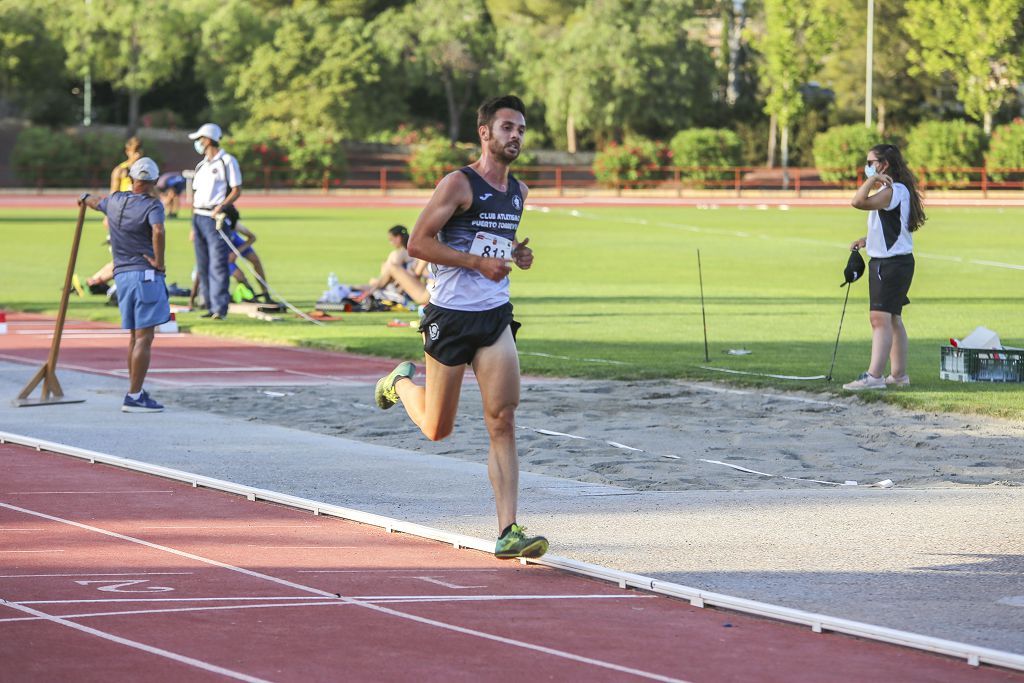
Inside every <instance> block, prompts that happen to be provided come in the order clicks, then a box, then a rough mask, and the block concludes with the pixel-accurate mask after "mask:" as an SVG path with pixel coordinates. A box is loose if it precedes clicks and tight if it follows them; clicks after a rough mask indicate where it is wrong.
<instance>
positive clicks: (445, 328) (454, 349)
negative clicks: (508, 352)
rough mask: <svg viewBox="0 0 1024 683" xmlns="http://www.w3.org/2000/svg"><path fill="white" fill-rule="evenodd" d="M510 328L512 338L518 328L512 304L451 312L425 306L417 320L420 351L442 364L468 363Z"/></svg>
mask: <svg viewBox="0 0 1024 683" xmlns="http://www.w3.org/2000/svg"><path fill="white" fill-rule="evenodd" d="M510 326H511V328H512V337H513V338H515V334H516V332H517V331H518V330H519V327H520V325H519V323H517V322H516V321H515V320H513V319H512V304H511V303H506V304H503V305H501V306H498V307H497V308H492V309H491V310H489V311H453V310H452V309H450V308H441V307H440V306H435V305H434V304H427V305H426V306H424V307H423V318H422V320H420V332H422V333H423V350H424V351H425V352H426V353H427V355H428V356H430V357H431V358H433V359H434V360H436V361H437V362H439V363H441V364H443V365H448V366H451V367H454V366H456V365H463V364H466V363H471V362H473V357H474V356H476V352H477V350H478V349H482V348H484V347H485V346H490V345H491V344H494V343H495V342H496V341H498V338H499V337H501V335H502V333H503V332H504V331H505V328H506V327H510Z"/></svg>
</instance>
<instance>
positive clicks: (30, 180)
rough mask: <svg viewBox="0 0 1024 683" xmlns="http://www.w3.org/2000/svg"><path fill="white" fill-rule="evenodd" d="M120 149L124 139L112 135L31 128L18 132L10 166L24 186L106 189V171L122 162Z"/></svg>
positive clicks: (122, 157)
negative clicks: (97, 187)
mask: <svg viewBox="0 0 1024 683" xmlns="http://www.w3.org/2000/svg"><path fill="white" fill-rule="evenodd" d="M123 149H124V140H121V139H120V138H118V137H117V136H114V135H109V134H106V133H94V132H89V133H84V134H78V133H73V132H67V131H62V130H53V129H50V128H44V127H41V126H33V127H30V128H26V129H24V130H23V131H21V133H19V135H18V139H17V140H16V141H15V143H14V149H13V150H12V151H11V164H12V166H13V167H14V174H15V176H17V178H18V179H19V180H20V181H21V182H23V183H25V184H27V185H35V186H42V187H82V186H99V187H106V186H107V178H108V177H109V174H110V171H111V170H112V169H113V168H114V166H116V165H117V164H118V163H120V162H122V161H124V155H123V152H122V150H123Z"/></svg>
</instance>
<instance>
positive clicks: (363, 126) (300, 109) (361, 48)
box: [231, 2, 401, 140]
mask: <svg viewBox="0 0 1024 683" xmlns="http://www.w3.org/2000/svg"><path fill="white" fill-rule="evenodd" d="M382 68H384V67H383V66H382V64H381V60H380V59H379V57H378V55H377V54H376V52H375V50H374V43H373V40H372V37H371V35H370V30H369V29H368V26H367V24H366V23H365V22H364V21H363V20H362V19H359V18H354V17H350V18H347V19H343V20H341V21H336V20H334V18H333V17H332V16H331V14H330V12H329V11H328V9H327V8H325V7H321V6H319V5H318V4H316V3H311V2H310V3H301V4H298V5H296V6H294V7H292V8H289V9H287V10H286V11H284V12H282V13H281V15H280V17H279V24H278V26H277V29H276V31H275V32H274V35H273V38H272V40H271V41H270V42H269V43H265V44H263V45H260V46H258V47H257V48H256V49H255V50H254V51H253V53H252V55H251V57H250V59H249V60H248V63H247V64H246V65H245V66H244V68H242V69H241V70H240V71H238V72H237V73H234V74H232V76H231V78H232V83H234V84H235V97H236V100H237V104H238V105H239V106H240V107H241V108H242V110H243V112H244V117H245V125H246V126H247V127H249V128H252V127H256V128H259V129H260V130H263V131H266V132H267V133H268V134H269V135H270V136H271V137H273V138H275V139H290V138H292V137H293V136H295V135H296V134H301V135H303V136H309V135H312V134H313V131H320V133H319V134H318V136H319V137H320V138H324V139H335V140H341V139H351V138H354V137H362V136H365V135H367V134H368V133H370V132H372V131H376V130H379V129H381V128H385V127H387V126H389V125H392V124H393V123H394V122H395V121H396V120H397V118H398V115H399V114H400V113H401V102H400V101H399V100H398V99H397V97H396V95H395V94H393V88H387V89H386V88H385V85H386V84H385V83H384V82H383V81H382V77H381V75H382Z"/></svg>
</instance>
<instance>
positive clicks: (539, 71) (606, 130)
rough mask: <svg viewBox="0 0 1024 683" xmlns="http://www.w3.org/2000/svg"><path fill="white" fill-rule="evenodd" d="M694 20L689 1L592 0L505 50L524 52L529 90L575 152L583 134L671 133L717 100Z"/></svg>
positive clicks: (621, 136) (710, 66)
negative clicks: (689, 30)
mask: <svg viewBox="0 0 1024 683" xmlns="http://www.w3.org/2000/svg"><path fill="white" fill-rule="evenodd" d="M692 16H693V8H692V4H691V3H690V2H689V1H688V0H687V1H683V2H681V1H678V0H590V2H589V3H588V4H587V5H586V6H583V7H580V8H578V9H577V10H576V11H575V12H573V14H572V15H571V16H570V17H569V18H568V19H567V21H566V23H565V25H564V27H559V26H552V25H550V24H549V25H538V24H536V23H535V24H534V26H533V32H532V34H531V33H529V32H524V33H523V34H522V37H521V38H520V39H519V40H518V41H514V42H513V41H510V42H509V44H508V46H507V47H506V51H507V52H519V53H522V54H524V55H525V59H523V61H524V74H525V78H524V81H525V87H526V88H527V89H528V91H529V92H530V93H531V96H532V97H533V98H535V99H537V100H540V101H542V102H543V103H544V106H545V115H546V118H547V123H548V125H549V126H550V127H551V128H552V130H565V131H566V139H567V143H568V147H569V149H570V151H574V144H573V141H574V139H575V137H576V135H577V132H578V131H580V130H586V131H588V132H589V133H590V134H591V135H592V136H593V137H594V139H595V140H596V141H598V142H603V141H608V140H619V141H621V140H623V139H624V137H625V136H626V134H628V133H637V134H642V135H647V136H653V137H658V136H667V135H671V134H672V133H674V132H675V131H676V130H679V129H680V128H684V127H687V126H688V125H690V124H691V123H693V122H694V121H695V120H696V119H699V118H700V117H701V114H702V112H703V111H704V108H706V107H707V105H708V102H709V101H710V99H711V91H712V83H713V80H714V65H713V63H712V62H711V59H710V56H709V54H708V51H707V49H706V48H704V47H703V46H702V45H698V44H695V43H691V42H689V41H688V40H687V36H686V30H685V24H686V22H687V20H688V19H690V18H692ZM531 37H533V38H535V39H536V38H539V40H534V41H533V43H532V45H531V44H530V43H529V42H527V40H528V39H529V38H531Z"/></svg>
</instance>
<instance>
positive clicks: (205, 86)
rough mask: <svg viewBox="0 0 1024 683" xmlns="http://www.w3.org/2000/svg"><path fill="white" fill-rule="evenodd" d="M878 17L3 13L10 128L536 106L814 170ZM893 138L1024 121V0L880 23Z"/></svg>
mask: <svg viewBox="0 0 1024 683" xmlns="http://www.w3.org/2000/svg"><path fill="white" fill-rule="evenodd" d="M867 2H868V0H857V1H855V2H850V3H834V2H831V1H830V0H801V1H800V2H792V1H791V0H746V1H742V0H500V1H499V0H461V1H460V2H450V1H449V0H320V1H317V0H294V1H293V2H283V1H274V0H222V1H221V2H219V3H209V2H206V1H205V0H179V2H177V3H162V2H155V1H153V0H142V1H140V2H133V3H132V2H129V3H126V2H123V1H122V0H66V1H58V0H0V114H4V115H8V116H11V115H15V116H21V117H24V118H28V119H30V120H32V121H33V122H35V123H42V124H49V125H66V124H72V123H76V122H79V121H81V119H82V117H83V113H84V112H83V109H84V107H85V101H86V92H85V89H86V84H88V85H89V88H90V90H91V98H92V102H93V114H94V115H93V121H94V122H100V123H104V122H105V123H119V124H127V125H128V127H129V128H130V129H135V128H136V127H138V126H139V124H140V122H148V123H150V124H151V125H161V124H162V125H167V124H175V123H176V124H177V125H178V126H179V127H188V126H192V125H196V124H197V123H201V122H203V121H205V120H213V121H217V122H218V123H220V124H221V125H222V126H223V127H225V128H226V129H228V130H229V131H231V132H233V133H237V134H239V135H240V136H241V137H242V138H245V139H253V140H255V139H267V140H272V141H275V142H276V143H277V144H278V146H279V147H285V148H289V149H294V148H308V149H309V150H310V151H309V153H311V154H314V153H316V152H315V150H317V149H321V148H322V147H323V146H324V145H328V146H329V145H331V144H335V143H337V142H338V141H341V140H370V141H385V142H410V141H416V140H419V139H424V138H429V137H436V136H442V137H447V138H448V139H449V140H451V141H458V140H473V139H475V125H474V120H473V117H474V110H475V106H476V104H477V103H478V102H479V101H480V100H481V99H483V98H484V97H485V96H488V95H491V94H497V93H504V92H515V93H517V94H519V95H520V96H521V97H523V99H524V100H525V101H526V103H527V105H528V107H529V112H530V117H529V124H530V129H531V132H530V138H531V139H530V143H531V146H533V147H535V148H537V147H550V148H555V149H562V150H567V151H570V152H575V151H577V150H593V149H602V148H604V147H606V146H607V145H608V144H609V143H612V142H615V143H621V142H623V141H624V140H627V139H628V138H629V137H631V136H642V137H645V138H649V139H664V140H667V139H669V138H671V137H672V136H673V135H675V134H676V133H678V132H679V131H681V130H686V129H690V128H727V129H731V130H733V131H734V132H735V133H736V134H737V135H738V137H739V139H740V140H741V145H742V147H743V153H744V160H745V162H746V163H755V162H760V163H765V162H767V163H768V164H769V165H771V164H772V163H774V161H775V159H776V157H775V154H776V153H777V152H778V153H780V154H781V161H782V162H783V164H788V163H790V162H795V163H799V162H806V161H809V160H810V154H811V141H812V140H813V137H814V135H815V134H817V133H819V132H821V131H823V130H826V129H828V128H830V127H832V126H836V125H840V124H849V123H856V122H858V121H863V119H864V111H865V86H864V83H865V64H866V59H867V52H866V39H865V36H866V34H867V28H868V26H867V11H866V8H867ZM873 29H874V49H873V52H872V62H873V82H874V87H873V95H872V102H871V105H872V106H871V116H872V123H873V125H874V126H875V127H876V128H877V132H878V134H879V136H880V137H881V136H885V137H887V138H889V139H898V138H899V136H900V134H901V133H903V132H904V131H906V130H909V129H910V128H911V127H912V126H914V125H916V124H918V123H920V122H921V121H926V120H948V119H960V118H967V119H971V120H974V121H977V122H978V123H979V124H980V125H982V126H983V129H984V132H985V133H986V134H988V133H989V132H990V131H991V130H992V127H993V125H994V124H996V123H1000V122H1005V121H1008V120H1010V119H1012V118H1014V117H1018V116H1020V114H1021V103H1022V99H1024V98H1022V94H1021V91H1022V85H1021V83H1022V69H1024V64H1022V62H1021V58H1020V55H1021V52H1022V47H1024V30H1022V29H1024V0H986V1H985V2H979V1H978V0H905V2H896V3H887V2H878V3H876V5H875V8H874V24H873Z"/></svg>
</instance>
